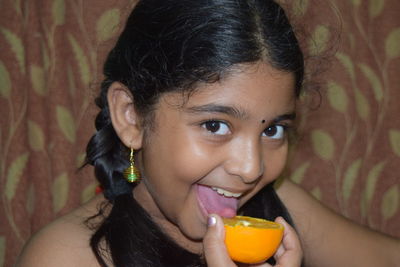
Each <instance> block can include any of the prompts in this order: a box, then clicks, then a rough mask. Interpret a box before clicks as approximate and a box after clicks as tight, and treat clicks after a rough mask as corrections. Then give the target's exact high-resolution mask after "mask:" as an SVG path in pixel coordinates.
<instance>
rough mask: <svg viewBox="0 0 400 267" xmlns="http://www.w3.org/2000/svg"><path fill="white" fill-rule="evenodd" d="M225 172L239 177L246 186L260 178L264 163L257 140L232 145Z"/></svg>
mask: <svg viewBox="0 0 400 267" xmlns="http://www.w3.org/2000/svg"><path fill="white" fill-rule="evenodd" d="M225 171H226V172H227V173H229V174H230V175H235V176H239V177H240V178H241V179H242V180H243V182H244V183H246V184H250V183H253V182H255V181H256V180H257V179H258V178H260V177H261V176H262V174H263V173H264V162H263V155H262V146H261V144H260V142H259V140H240V141H238V142H236V143H234V144H232V146H231V149H230V152H229V156H228V159H227V160H226V162H225Z"/></svg>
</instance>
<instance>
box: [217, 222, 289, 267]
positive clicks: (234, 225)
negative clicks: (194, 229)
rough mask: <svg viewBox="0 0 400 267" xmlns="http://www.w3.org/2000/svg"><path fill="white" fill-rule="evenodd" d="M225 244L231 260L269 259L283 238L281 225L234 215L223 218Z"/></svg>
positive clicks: (258, 261) (251, 261)
mask: <svg viewBox="0 0 400 267" xmlns="http://www.w3.org/2000/svg"><path fill="white" fill-rule="evenodd" d="M223 221H224V227H225V245H226V248H227V250H228V253H229V256H230V257H231V259H232V260H234V261H237V262H242V263H248V264H255V263H260V262H264V261H266V260H267V259H269V258H270V257H271V256H272V255H274V253H275V252H276V250H277V249H278V247H279V244H280V243H281V242H282V238H283V230H284V228H283V226H282V225H281V224H279V223H276V222H272V221H268V220H264V219H259V218H253V217H247V216H236V217H233V218H223Z"/></svg>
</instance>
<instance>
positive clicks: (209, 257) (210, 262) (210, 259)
mask: <svg viewBox="0 0 400 267" xmlns="http://www.w3.org/2000/svg"><path fill="white" fill-rule="evenodd" d="M224 239H225V229H224V224H223V222H222V219H221V217H219V216H218V215H215V214H212V215H210V216H209V218H208V228H207V232H206V234H205V236H204V239H203V249H204V256H205V258H206V261H207V266H209V267H220V266H227V267H228V266H236V265H235V264H234V263H233V261H232V260H231V259H230V257H229V255H228V252H227V250H226V247H225V243H224Z"/></svg>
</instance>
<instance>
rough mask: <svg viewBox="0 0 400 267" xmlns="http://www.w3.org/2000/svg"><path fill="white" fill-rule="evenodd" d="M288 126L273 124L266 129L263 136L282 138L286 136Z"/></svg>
mask: <svg viewBox="0 0 400 267" xmlns="http://www.w3.org/2000/svg"><path fill="white" fill-rule="evenodd" d="M285 130H286V128H285V127H284V126H283V125H272V126H269V127H268V128H267V129H265V130H264V132H263V136H266V137H269V138H272V139H282V138H283V137H284V136H285Z"/></svg>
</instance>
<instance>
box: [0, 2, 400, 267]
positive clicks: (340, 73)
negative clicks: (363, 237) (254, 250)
mask: <svg viewBox="0 0 400 267" xmlns="http://www.w3.org/2000/svg"><path fill="white" fill-rule="evenodd" d="M281 2H284V4H285V6H286V7H287V10H288V12H289V13H290V17H291V19H292V21H293V22H294V23H295V25H296V28H297V29H298V32H299V36H300V39H301V40H302V44H303V47H304V48H305V51H306V55H307V65H308V67H309V70H310V71H309V75H308V76H309V82H308V83H307V87H309V88H311V89H310V94H309V96H305V97H304V100H305V101H304V102H305V105H304V107H303V108H301V110H300V114H301V116H300V123H299V138H298V141H297V143H296V144H295V146H294V147H293V148H294V149H293V152H292V153H291V158H290V164H289V166H288V172H287V173H285V174H286V175H288V176H289V177H290V178H291V179H292V180H293V181H294V182H296V183H298V184H300V185H301V186H302V187H304V188H305V189H307V190H308V191H310V192H311V193H312V194H313V195H314V196H315V197H316V198H318V199H320V200H321V201H322V202H324V203H325V204H326V205H328V206H330V207H331V208H332V209H334V210H336V211H338V212H339V213H342V214H344V215H345V216H347V217H349V218H351V219H352V220H354V221H357V222H359V223H361V224H365V225H368V226H370V227H372V228H374V229H377V230H380V231H382V232H385V233H388V234H391V235H394V236H398V237H400V223H399V221H400V211H399V210H400V208H399V204H400V197H399V194H400V185H399V183H400V167H399V166H400V119H399V115H398V114H399V113H400V108H399V101H400V75H399V71H400V20H399V18H398V16H399V14H400V13H399V12H400V2H398V1H396V0H365V1H361V0H351V1H350V0H349V1H342V0H330V1H318V0H282V1H281ZM134 3H135V0H70V1H66V0H34V1H32V0H2V1H0V10H1V14H2V16H1V17H0V190H1V191H0V196H1V198H0V266H11V265H12V264H13V263H14V262H15V259H16V257H17V255H18V253H19V252H20V249H21V248H22V246H23V244H24V242H25V241H26V240H27V239H28V238H29V236H30V235H31V234H32V233H34V232H35V231H37V230H38V229H39V228H40V227H42V226H43V225H45V224H47V223H48V222H50V221H51V220H53V219H54V218H56V217H58V216H60V215H62V214H65V213H66V212H68V211H70V210H71V209H73V208H74V207H76V206H78V205H79V204H81V203H82V202H85V201H86V200H88V199H89V198H90V197H92V196H93V195H94V189H95V187H96V182H95V180H94V178H93V170H92V168H91V167H86V168H84V169H82V170H78V168H79V167H80V166H81V164H82V161H83V158H84V155H85V154H84V153H85V152H84V151H85V147H86V143H87V141H88V139H89V138H90V136H91V135H92V134H93V132H94V123H93V120H94V117H95V114H96V112H97V110H96V108H95V106H94V104H93V101H94V98H95V97H96V95H97V92H98V88H99V83H100V82H101V79H102V76H101V69H102V62H103V60H104V57H105V55H106V52H107V51H108V50H109V49H110V47H111V45H112V44H113V42H114V41H115V37H116V36H117V35H118V31H119V30H120V29H121V27H122V25H123V23H124V21H125V18H126V17H127V15H128V14H129V11H130V9H131V8H132V7H133V5H134ZM315 87H319V90H320V93H319V94H317V93H312V92H313V90H312V88H315ZM310 96H312V97H310ZM310 99H311V100H310Z"/></svg>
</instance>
